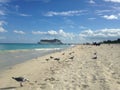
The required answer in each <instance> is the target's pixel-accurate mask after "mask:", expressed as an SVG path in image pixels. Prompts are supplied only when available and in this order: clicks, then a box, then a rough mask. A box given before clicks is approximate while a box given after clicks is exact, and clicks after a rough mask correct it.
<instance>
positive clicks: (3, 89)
mask: <svg viewBox="0 0 120 90" xmlns="http://www.w3.org/2000/svg"><path fill="white" fill-rule="evenodd" d="M15 88H17V87H5V88H0V90H14V89H15Z"/></svg>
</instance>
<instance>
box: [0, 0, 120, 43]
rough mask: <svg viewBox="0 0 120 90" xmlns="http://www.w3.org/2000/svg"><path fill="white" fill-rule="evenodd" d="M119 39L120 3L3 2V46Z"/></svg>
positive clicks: (67, 0)
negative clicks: (44, 41)
mask: <svg viewBox="0 0 120 90" xmlns="http://www.w3.org/2000/svg"><path fill="white" fill-rule="evenodd" d="M54 38H57V39H60V40H61V41H62V42H64V43H85V42H94V41H96V42H99V41H103V40H108V39H109V40H115V39H118V38H120V0H0V43H37V42H38V41H40V40H41V39H54Z"/></svg>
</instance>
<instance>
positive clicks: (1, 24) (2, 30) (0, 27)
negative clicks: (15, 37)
mask: <svg viewBox="0 0 120 90" xmlns="http://www.w3.org/2000/svg"><path fill="white" fill-rule="evenodd" d="M5 24H6V22H5V21H0V32H7V30H5V29H4V27H3V25H5Z"/></svg>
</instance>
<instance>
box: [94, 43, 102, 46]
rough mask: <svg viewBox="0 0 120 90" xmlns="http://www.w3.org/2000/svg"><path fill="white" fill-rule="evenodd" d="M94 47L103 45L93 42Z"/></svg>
mask: <svg viewBox="0 0 120 90" xmlns="http://www.w3.org/2000/svg"><path fill="white" fill-rule="evenodd" d="M92 45H95V46H100V45H101V43H97V42H93V44H92Z"/></svg>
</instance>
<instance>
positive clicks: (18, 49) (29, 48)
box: [0, 43, 69, 72]
mask: <svg viewBox="0 0 120 90" xmlns="http://www.w3.org/2000/svg"><path fill="white" fill-rule="evenodd" d="M68 47H69V45H40V44H18V43H14V44H13V43H12V44H10V43H9V44H6V43H5V44H0V72H1V71H4V70H6V69H8V68H10V67H12V66H14V65H16V64H19V63H23V62H25V61H27V60H31V59H34V58H37V57H41V56H43V55H46V54H49V53H54V52H59V51H61V50H62V49H66V48H68Z"/></svg>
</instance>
